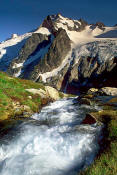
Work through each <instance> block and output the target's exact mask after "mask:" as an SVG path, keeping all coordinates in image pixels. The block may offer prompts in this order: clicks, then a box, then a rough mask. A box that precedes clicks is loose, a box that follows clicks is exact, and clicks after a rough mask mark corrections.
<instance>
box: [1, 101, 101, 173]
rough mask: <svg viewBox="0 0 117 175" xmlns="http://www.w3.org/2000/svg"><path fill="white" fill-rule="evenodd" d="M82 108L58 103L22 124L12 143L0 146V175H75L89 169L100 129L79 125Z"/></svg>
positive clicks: (83, 107)
mask: <svg viewBox="0 0 117 175" xmlns="http://www.w3.org/2000/svg"><path fill="white" fill-rule="evenodd" d="M86 107H87V106H82V107H79V106H76V105H73V100H71V99H70V100H60V101H57V102H54V103H51V104H50V105H49V106H47V107H44V108H43V109H42V111H41V113H40V114H35V115H33V116H32V118H33V120H32V122H28V121H27V122H23V123H22V124H21V125H20V126H19V127H18V128H17V131H14V132H16V133H17V134H16V136H13V139H12V140H7V142H6V143H7V144H5V143H4V144H1V145H0V174H1V175H21V174H22V175H67V174H69V175H76V174H77V172H78V171H79V169H81V168H83V167H86V166H87V165H89V164H90V163H91V162H92V160H93V159H94V157H95V155H96V153H97V150H98V143H97V138H98V135H99V131H100V127H99V126H96V125H92V126H89V125H79V124H80V123H81V118H83V117H84V109H86ZM87 108H89V107H87ZM86 110H88V109H86ZM34 119H36V120H34ZM42 121H43V122H45V123H43V124H42V123H41V124H40V122H42Z"/></svg>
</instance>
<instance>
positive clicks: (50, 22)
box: [42, 14, 88, 36]
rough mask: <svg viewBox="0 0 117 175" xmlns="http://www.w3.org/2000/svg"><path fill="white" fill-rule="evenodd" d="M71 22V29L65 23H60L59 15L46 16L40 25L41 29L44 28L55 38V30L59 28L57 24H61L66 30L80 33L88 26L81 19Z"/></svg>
mask: <svg viewBox="0 0 117 175" xmlns="http://www.w3.org/2000/svg"><path fill="white" fill-rule="evenodd" d="M67 20H70V19H69V18H67ZM72 22H73V23H74V26H73V27H71V26H70V25H68V23H67V22H61V15H60V14H57V15H51V16H50V15H49V16H47V18H46V19H45V20H44V22H43V23H42V27H46V28H47V29H49V30H50V31H51V32H52V33H53V34H54V35H55V36H56V34H57V30H58V28H59V27H58V26H57V23H62V24H63V25H64V26H66V27H67V29H68V30H70V31H77V32H81V31H82V30H84V29H85V27H86V26H87V25H88V23H87V22H86V21H84V20H83V19H79V20H72Z"/></svg>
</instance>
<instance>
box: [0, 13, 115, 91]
mask: <svg viewBox="0 0 117 175" xmlns="http://www.w3.org/2000/svg"><path fill="white" fill-rule="evenodd" d="M13 36H15V37H12V38H11V39H9V40H7V41H5V42H2V43H1V44H0V70H2V71H6V72H7V73H9V74H10V75H12V76H15V77H21V78H25V79H31V80H33V81H36V82H39V81H41V82H45V83H47V84H49V85H51V86H53V87H55V88H57V89H58V90H62V91H66V92H70V93H77V92H78V91H79V89H87V88H91V87H103V86H114V87H116V86H117V82H116V73H117V26H114V27H106V26H105V25H104V24H103V23H102V22H97V23H96V24H91V25H89V24H88V23H87V22H86V21H84V20H83V19H79V20H72V19H69V18H65V17H63V16H62V15H61V14H57V15H51V16H47V17H46V18H45V20H44V21H43V22H42V24H41V25H40V27H39V28H38V29H36V30H35V31H33V32H30V33H26V34H24V35H21V36H17V35H13Z"/></svg>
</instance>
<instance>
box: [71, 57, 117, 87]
mask: <svg viewBox="0 0 117 175" xmlns="http://www.w3.org/2000/svg"><path fill="white" fill-rule="evenodd" d="M115 60H117V59H116V58H114V59H112V60H108V61H107V62H105V63H103V64H102V63H100V62H99V61H98V58H96V57H95V58H91V57H85V58H81V59H79V62H78V64H76V65H75V66H74V67H73V68H72V69H71V72H70V77H69V79H68V81H69V84H70V85H73V86H76V87H77V88H81V89H88V88H90V87H96V88H99V87H103V86H113V85H115V86H117V82H116V78H115V75H116V73H117V64H116V62H115Z"/></svg>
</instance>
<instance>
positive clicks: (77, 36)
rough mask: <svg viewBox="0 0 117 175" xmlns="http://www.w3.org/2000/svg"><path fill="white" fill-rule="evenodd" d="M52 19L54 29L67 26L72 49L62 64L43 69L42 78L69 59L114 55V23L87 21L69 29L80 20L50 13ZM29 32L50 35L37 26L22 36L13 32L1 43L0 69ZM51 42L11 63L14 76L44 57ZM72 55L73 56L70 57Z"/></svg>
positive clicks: (116, 39)
mask: <svg viewBox="0 0 117 175" xmlns="http://www.w3.org/2000/svg"><path fill="white" fill-rule="evenodd" d="M51 19H52V21H54V22H55V24H56V25H55V29H56V30H58V29H59V28H63V29H65V30H66V32H67V34H68V36H69V38H70V40H71V48H72V49H71V51H70V52H69V53H68V55H67V56H66V58H65V59H64V60H63V63H62V65H60V66H59V67H58V68H56V69H54V70H52V71H51V72H46V73H44V74H39V76H40V75H41V76H42V79H43V81H44V82H46V79H47V78H49V77H52V76H55V75H57V73H58V72H59V71H60V70H61V69H62V68H63V67H64V66H65V65H66V64H67V63H69V64H70V61H71V60H72V59H74V60H75V63H77V62H78V60H79V58H80V57H86V56H90V57H96V56H98V58H99V60H100V62H105V61H106V60H108V59H112V58H113V57H115V56H117V26H116V27H104V28H103V29H100V28H99V27H98V26H93V25H87V26H86V27H85V29H84V30H82V31H81V32H78V31H73V30H69V27H72V28H73V27H74V25H75V26H76V27H77V28H79V26H80V25H82V24H81V22H80V21H79V20H71V19H69V18H65V17H63V16H62V15H60V14H59V15H58V17H57V16H56V15H55V17H54V16H52V17H51ZM32 33H41V34H46V35H50V34H51V32H50V31H49V30H48V29H47V28H45V27H42V26H40V27H39V28H38V29H37V30H36V31H34V32H31V33H26V34H24V35H21V36H17V35H12V36H13V37H12V38H11V39H9V40H7V41H4V42H2V43H1V44H0V69H1V70H4V71H6V70H7V67H8V65H9V64H10V62H11V61H12V59H14V58H17V56H18V53H19V51H20V49H21V48H22V47H23V45H24V44H25V42H26V40H27V39H28V38H29V37H30V36H31V35H32ZM49 47H50V45H49V46H47V48H44V49H43V50H40V51H39V52H38V53H37V54H36V55H34V56H31V57H30V58H29V59H27V61H26V62H21V63H19V64H14V66H13V68H20V70H19V73H17V74H16V75H15V76H19V75H20V74H21V69H22V67H23V66H26V65H28V64H30V63H31V62H32V61H36V60H37V59H38V58H39V57H40V58H43V57H44V55H45V54H46V53H47V51H48V49H49ZM73 55H74V58H73Z"/></svg>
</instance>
